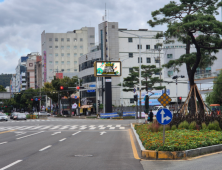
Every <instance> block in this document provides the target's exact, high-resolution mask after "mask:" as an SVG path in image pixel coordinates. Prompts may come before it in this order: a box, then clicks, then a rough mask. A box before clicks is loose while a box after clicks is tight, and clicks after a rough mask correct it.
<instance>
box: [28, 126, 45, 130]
mask: <svg viewBox="0 0 222 170" xmlns="http://www.w3.org/2000/svg"><path fill="white" fill-rule="evenodd" d="M41 127H43V126H37V127H34V128H31V129H29V130H34V129H39V128H41Z"/></svg>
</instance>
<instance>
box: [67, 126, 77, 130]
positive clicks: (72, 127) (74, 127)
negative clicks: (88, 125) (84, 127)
mask: <svg viewBox="0 0 222 170" xmlns="http://www.w3.org/2000/svg"><path fill="white" fill-rule="evenodd" d="M77 126H78V125H74V126H71V127H70V128H69V129H70V130H71V129H76V128H77Z"/></svg>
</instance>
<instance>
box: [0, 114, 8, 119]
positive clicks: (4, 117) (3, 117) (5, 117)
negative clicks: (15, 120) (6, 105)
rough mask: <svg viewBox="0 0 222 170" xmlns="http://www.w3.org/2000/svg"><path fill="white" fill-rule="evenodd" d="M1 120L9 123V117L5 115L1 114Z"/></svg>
mask: <svg viewBox="0 0 222 170" xmlns="http://www.w3.org/2000/svg"><path fill="white" fill-rule="evenodd" d="M0 120H2V121H3V120H5V121H8V116H7V115H6V114H5V113H0Z"/></svg>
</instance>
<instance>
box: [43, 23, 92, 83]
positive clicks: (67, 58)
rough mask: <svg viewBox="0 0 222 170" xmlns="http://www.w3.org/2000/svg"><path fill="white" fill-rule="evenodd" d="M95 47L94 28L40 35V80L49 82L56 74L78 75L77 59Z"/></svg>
mask: <svg viewBox="0 0 222 170" xmlns="http://www.w3.org/2000/svg"><path fill="white" fill-rule="evenodd" d="M94 45H95V28H94V27H83V28H81V29H79V30H74V31H68V32H67V33H46V32H45V31H43V32H42V34H41V52H42V64H43V69H42V78H43V83H44V82H51V80H52V79H53V76H55V73H57V72H76V73H78V65H79V64H78V58H79V57H80V56H82V55H83V54H86V53H87V52H89V49H90V47H91V46H94Z"/></svg>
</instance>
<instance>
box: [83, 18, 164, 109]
mask: <svg viewBox="0 0 222 170" xmlns="http://www.w3.org/2000/svg"><path fill="white" fill-rule="evenodd" d="M158 32H161V31H149V30H147V29H139V30H127V29H119V28H118V22H103V23H101V24H99V26H98V35H99V46H95V47H93V48H91V52H90V53H87V54H85V55H83V56H81V57H80V58H79V78H81V79H82V81H83V86H85V87H86V88H88V89H90V88H93V85H95V81H96V79H95V77H94V69H93V63H94V61H96V60H100V61H101V60H102V61H104V60H107V61H109V60H110V61H122V76H121V77H112V87H113V88H112V104H113V105H115V106H119V105H121V104H123V105H124V106H128V105H133V104H135V103H134V101H133V95H134V93H133V92H122V89H121V87H120V86H118V84H119V83H121V82H122V81H123V78H125V77H127V76H128V74H129V73H130V71H131V69H132V67H135V66H139V46H138V45H139V38H138V35H139V36H144V37H145V38H141V44H142V47H141V57H142V59H141V61H142V63H141V64H143V65H156V66H157V67H159V60H158V59H157V58H158V57H159V53H157V52H155V51H153V49H154V48H156V46H155V45H156V43H158V42H159V43H162V42H163V40H162V39H158V40H156V39H154V38H153V37H154V35H156V34H157V33H158ZM133 34H135V35H133ZM160 57H161V58H160V59H161V60H163V54H162V52H161V53H160ZM162 62H163V61H162ZM154 76H159V74H158V75H154ZM98 84H99V88H100V91H99V96H100V97H99V99H100V101H102V102H101V103H105V102H104V99H105V94H104V92H103V91H102V87H104V85H105V79H104V78H99V82H98ZM81 95H82V100H83V101H82V102H83V104H92V103H90V102H88V101H93V103H95V95H96V94H95V93H87V91H83V92H81Z"/></svg>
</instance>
